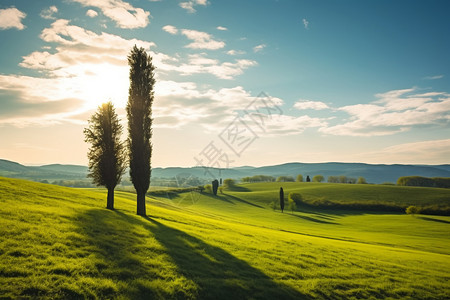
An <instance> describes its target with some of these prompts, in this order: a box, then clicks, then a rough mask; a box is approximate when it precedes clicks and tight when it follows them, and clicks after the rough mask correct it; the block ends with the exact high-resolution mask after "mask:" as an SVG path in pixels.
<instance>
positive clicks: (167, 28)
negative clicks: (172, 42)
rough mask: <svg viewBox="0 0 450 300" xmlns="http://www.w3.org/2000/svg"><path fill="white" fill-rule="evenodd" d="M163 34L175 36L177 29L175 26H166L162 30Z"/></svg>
mask: <svg viewBox="0 0 450 300" xmlns="http://www.w3.org/2000/svg"><path fill="white" fill-rule="evenodd" d="M162 29H163V30H164V31H165V32H168V33H170V34H174V35H175V34H177V33H178V29H177V28H176V27H175V26H172V25H166V26H164V27H163V28H162Z"/></svg>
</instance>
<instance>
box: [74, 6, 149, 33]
mask: <svg viewBox="0 0 450 300" xmlns="http://www.w3.org/2000/svg"><path fill="white" fill-rule="evenodd" d="M71 1H72V2H77V3H80V4H81V5H83V6H86V7H97V8H98V9H100V10H101V11H102V13H103V14H104V15H105V16H107V17H108V18H110V19H111V20H113V21H114V22H116V25H117V26H118V27H120V28H128V29H132V28H142V27H146V26H147V25H148V24H149V22H150V21H149V16H150V12H148V11H145V10H143V9H142V8H135V7H133V6H132V5H131V4H130V3H128V2H124V1H122V0H71Z"/></svg>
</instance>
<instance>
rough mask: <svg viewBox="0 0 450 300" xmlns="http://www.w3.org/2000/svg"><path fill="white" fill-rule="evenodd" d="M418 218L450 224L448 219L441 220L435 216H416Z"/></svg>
mask: <svg viewBox="0 0 450 300" xmlns="http://www.w3.org/2000/svg"><path fill="white" fill-rule="evenodd" d="M418 218H419V219H422V220H425V221H432V222H438V223H445V224H450V222H449V221H446V220H441V219H435V218H430V217H418Z"/></svg>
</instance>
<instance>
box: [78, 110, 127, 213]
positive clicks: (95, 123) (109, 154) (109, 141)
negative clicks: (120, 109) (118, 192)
mask: <svg viewBox="0 0 450 300" xmlns="http://www.w3.org/2000/svg"><path fill="white" fill-rule="evenodd" d="M84 134H85V137H86V139H85V141H86V142H88V143H90V144H91V147H90V148H89V152H88V159H89V174H88V177H90V178H92V181H93V183H94V184H96V185H97V186H104V187H106V188H107V189H108V198H107V199H108V200H107V205H106V207H107V208H109V209H114V188H115V187H116V185H117V184H118V183H119V182H120V179H121V178H122V174H123V173H124V171H125V163H126V159H125V145H124V144H123V143H122V142H121V141H120V136H121V135H122V125H120V123H119V118H118V116H117V114H116V111H115V109H114V106H113V104H112V103H111V102H108V103H104V104H102V105H101V106H99V107H98V110H97V112H96V113H94V114H93V115H92V116H91V119H90V120H89V127H88V128H85V129H84Z"/></svg>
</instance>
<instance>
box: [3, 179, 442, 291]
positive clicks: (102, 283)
mask: <svg viewBox="0 0 450 300" xmlns="http://www.w3.org/2000/svg"><path fill="white" fill-rule="evenodd" d="M250 193H252V192H250ZM253 193H258V191H253ZM133 200H134V195H133V194H129V193H123V192H122V193H116V208H117V210H116V211H108V210H106V209H104V206H105V203H106V195H105V193H104V192H103V191H96V190H95V191H93V190H78V189H70V188H62V187H56V186H51V185H45V184H37V183H32V182H27V181H22V180H15V179H5V178H0V298H4V299H8V298H52V299H58V298H59V299H78V298H92V299H95V298H101V299H104V298H119V299H155V298H156V299H158V298H159V299H170V298H178V299H186V298H194V299H196V298H198V299H247V298H249V299H251V298H253V299H310V298H324V299H348V298H371V297H372V298H386V297H392V298H405V297H406V298H408V297H411V298H416V299H425V298H428V299H444V298H446V297H448V293H449V290H450V284H449V279H450V276H449V274H448V269H449V267H450V260H449V254H450V253H449V250H448V249H450V241H449V237H448V232H449V226H450V224H449V223H450V218H448V217H429V218H427V219H425V218H419V217H412V216H406V215H395V216H391V215H360V214H352V215H345V214H339V215H333V214H325V213H319V212H310V213H301V212H300V213H294V214H293V215H291V214H281V213H279V212H273V211H272V210H270V209H267V208H266V207H264V206H263V205H261V203H258V202H257V201H254V200H253V199H251V197H250V198H248V199H247V198H245V197H243V196H242V195H233V194H231V193H228V194H226V195H221V196H218V197H213V196H209V195H197V194H195V193H194V194H191V193H187V194H181V195H179V196H177V197H176V198H172V199H167V198H157V199H151V200H150V202H149V207H148V212H149V217H148V218H142V217H138V216H136V215H135V203H134V201H133ZM369 223H371V224H372V226H371V227H370V226H368V224H369ZM388 228H389V230H390V231H391V232H390V233H388V234H387V235H386V237H385V238H384V239H385V240H384V241H383V240H378V238H377V237H379V238H380V239H382V238H383V236H384V235H383V231H385V230H387V229H388ZM367 236H369V238H368V237H367Z"/></svg>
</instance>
